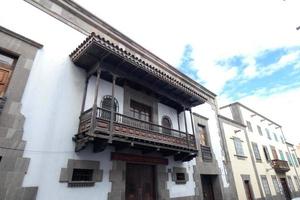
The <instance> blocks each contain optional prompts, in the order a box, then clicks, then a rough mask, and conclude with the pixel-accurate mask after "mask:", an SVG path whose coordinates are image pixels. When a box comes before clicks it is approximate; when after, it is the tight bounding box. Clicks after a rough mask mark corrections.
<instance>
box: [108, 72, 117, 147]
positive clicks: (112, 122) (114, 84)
mask: <svg viewBox="0 0 300 200" xmlns="http://www.w3.org/2000/svg"><path fill="white" fill-rule="evenodd" d="M116 78H117V77H116V75H114V74H113V75H112V88H111V107H110V126H109V131H110V139H109V142H110V143H111V142H112V137H113V124H114V116H115V110H114V103H115V86H116Z"/></svg>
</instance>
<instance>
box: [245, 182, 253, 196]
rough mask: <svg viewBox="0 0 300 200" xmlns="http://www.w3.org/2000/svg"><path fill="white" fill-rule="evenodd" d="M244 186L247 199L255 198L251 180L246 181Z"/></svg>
mask: <svg viewBox="0 0 300 200" xmlns="http://www.w3.org/2000/svg"><path fill="white" fill-rule="evenodd" d="M244 186H245V192H246V197H247V200H254V198H253V195H252V189H251V185H250V182H249V180H245V181H244Z"/></svg>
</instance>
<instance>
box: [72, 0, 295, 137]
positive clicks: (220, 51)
mask: <svg viewBox="0 0 300 200" xmlns="http://www.w3.org/2000/svg"><path fill="white" fill-rule="evenodd" d="M75 1H76V2H78V3H79V4H81V5H82V6H83V7H85V8H87V9H88V10H89V11H91V12H92V13H95V14H96V15H97V16H98V17H99V18H101V19H102V20H104V21H106V22H107V23H108V24H110V25H112V26H113V27H115V28H117V29H118V30H119V31H120V32H122V33H124V34H125V35H126V36H128V37H130V38H131V39H133V40H134V41H135V42H137V43H139V44H141V45H142V46H143V47H145V48H146V49H148V50H149V51H151V52H152V53H154V54H155V55H157V56H158V57H160V58H162V59H163V60H165V61H166V62H168V63H170V64H171V65H173V66H174V67H177V68H178V69H179V70H181V71H182V72H183V73H185V74H187V75H188V76H190V77H191V78H193V79H194V80H196V81H197V82H199V83H200V84H202V85H204V86H205V87H207V88H208V89H209V90H211V91H212V92H214V93H215V94H217V95H218V102H219V105H220V106H222V105H224V104H228V103H231V102H233V101H240V102H242V103H243V104H245V105H247V106H249V107H251V108H253V109H255V110H257V111H258V112H260V113H261V114H263V115H266V116H268V117H270V118H271V119H272V120H274V121H275V122H277V123H279V124H281V125H282V126H283V127H284V129H283V130H284V132H285V133H286V135H287V136H288V138H290V139H291V140H294V141H297V142H300V134H297V132H298V126H297V124H298V123H299V122H298V121H299V120H298V118H299V117H298V113H300V104H299V99H300V80H299V77H300V72H299V71H300V64H298V62H299V58H300V56H299V54H300V31H296V27H297V26H299V25H300V20H299V19H300V12H299V7H300V1H299V0H288V1H282V0H264V1H261V0H251V1H240V0H226V1H223V0H210V1H197V0H191V1H188V2H185V1H177V0H165V1H159V0H151V1H147V0H144V1H139V0H128V1H120V0H110V1H104V0H98V1H94V0H75ZM116 5H118V6H116ZM170 5H172V6H170ZM101 7H102V8H113V11H114V12H113V13H114V14H112V10H111V9H99V8H101ZM145 8H146V9H147V11H149V13H151V14H149V13H147V12H145Z"/></svg>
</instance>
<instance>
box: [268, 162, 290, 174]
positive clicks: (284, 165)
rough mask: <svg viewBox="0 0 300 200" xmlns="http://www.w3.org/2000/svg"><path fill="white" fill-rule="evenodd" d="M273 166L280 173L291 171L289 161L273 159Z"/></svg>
mask: <svg viewBox="0 0 300 200" xmlns="http://www.w3.org/2000/svg"><path fill="white" fill-rule="evenodd" d="M271 165H272V168H273V169H274V170H275V171H276V172H279V173H284V172H288V171H290V167H289V164H288V162H287V161H285V160H278V159H275V160H272V162H271Z"/></svg>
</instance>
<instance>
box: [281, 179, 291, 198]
mask: <svg viewBox="0 0 300 200" xmlns="http://www.w3.org/2000/svg"><path fill="white" fill-rule="evenodd" d="M280 183H281V185H282V189H283V194H284V197H285V199H286V200H290V199H291V193H290V189H289V187H288V185H287V182H286V179H285V178H280Z"/></svg>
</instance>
